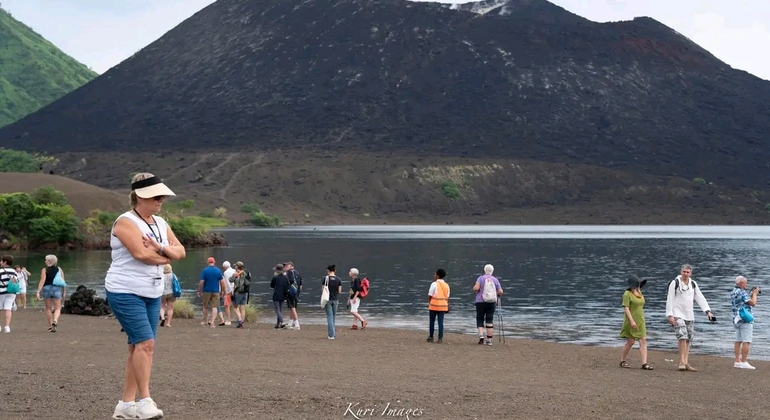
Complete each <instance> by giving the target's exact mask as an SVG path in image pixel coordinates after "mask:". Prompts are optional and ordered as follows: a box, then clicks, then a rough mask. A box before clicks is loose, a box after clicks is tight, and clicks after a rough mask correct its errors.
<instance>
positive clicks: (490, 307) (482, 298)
mask: <svg viewBox="0 0 770 420" xmlns="http://www.w3.org/2000/svg"><path fill="white" fill-rule="evenodd" d="M494 271H495V267H493V266H492V264H487V265H485V266H484V275H482V276H480V277H479V278H478V279H476V284H474V285H473V292H474V293H476V327H477V328H478V329H479V344H486V345H488V346H491V345H492V332H493V331H494V328H495V305H497V298H498V296H502V294H503V288H502V287H501V286H500V280H498V279H497V278H496V277H494V276H492V273H494ZM484 328H486V333H487V336H486V340H484Z"/></svg>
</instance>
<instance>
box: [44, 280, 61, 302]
mask: <svg viewBox="0 0 770 420" xmlns="http://www.w3.org/2000/svg"><path fill="white" fill-rule="evenodd" d="M40 297H42V298H43V299H61V286H54V285H53V284H48V285H45V286H43V290H41V291H40Z"/></svg>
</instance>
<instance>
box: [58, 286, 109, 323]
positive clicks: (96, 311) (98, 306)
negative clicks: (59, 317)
mask: <svg viewBox="0 0 770 420" xmlns="http://www.w3.org/2000/svg"><path fill="white" fill-rule="evenodd" d="M62 313H65V314H72V315H92V316H106V315H111V314H112V310H111V309H110V305H109V304H108V303H107V300H106V299H103V298H100V297H97V296H96V290H93V289H89V288H87V287H85V286H83V285H80V286H78V288H77V289H76V290H75V292H74V293H72V294H71V295H70V298H69V299H67V300H65V301H64V305H62Z"/></svg>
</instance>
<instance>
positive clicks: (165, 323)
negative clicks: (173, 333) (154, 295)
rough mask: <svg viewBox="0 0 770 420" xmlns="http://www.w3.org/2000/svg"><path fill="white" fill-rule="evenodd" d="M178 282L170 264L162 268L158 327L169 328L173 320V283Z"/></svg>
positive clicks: (174, 300)
mask: <svg viewBox="0 0 770 420" xmlns="http://www.w3.org/2000/svg"><path fill="white" fill-rule="evenodd" d="M175 280H176V281H177V282H179V280H178V279H177V278H176V275H174V272H173V270H172V268H171V264H166V265H164V266H163V295H161V297H160V326H161V327H171V320H172V319H173V318H174V303H175V302H176V298H177V296H176V294H174V289H175V287H174V286H175V285H174V281H175Z"/></svg>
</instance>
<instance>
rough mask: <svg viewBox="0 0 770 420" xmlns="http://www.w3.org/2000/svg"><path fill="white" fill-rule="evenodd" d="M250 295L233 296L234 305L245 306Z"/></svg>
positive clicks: (239, 294) (238, 294)
mask: <svg viewBox="0 0 770 420" xmlns="http://www.w3.org/2000/svg"><path fill="white" fill-rule="evenodd" d="M248 296H249V294H248V293H236V294H234V295H233V305H235V306H244V305H246V300H247V298H248Z"/></svg>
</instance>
